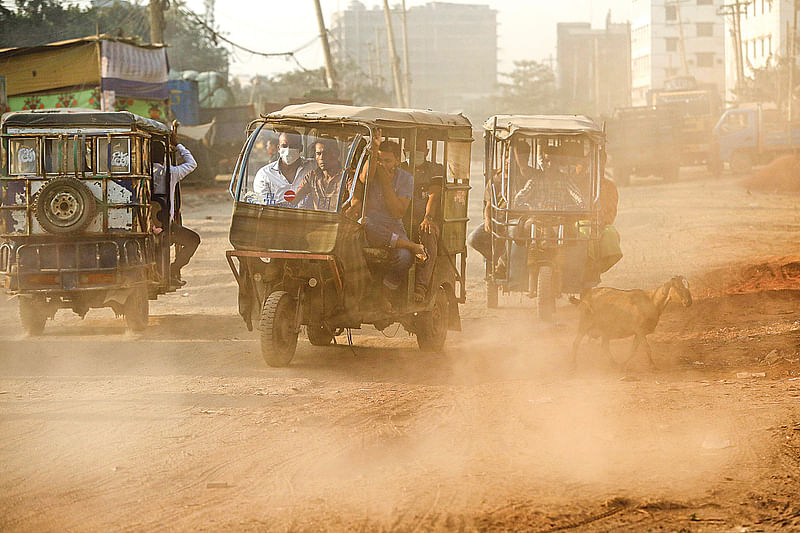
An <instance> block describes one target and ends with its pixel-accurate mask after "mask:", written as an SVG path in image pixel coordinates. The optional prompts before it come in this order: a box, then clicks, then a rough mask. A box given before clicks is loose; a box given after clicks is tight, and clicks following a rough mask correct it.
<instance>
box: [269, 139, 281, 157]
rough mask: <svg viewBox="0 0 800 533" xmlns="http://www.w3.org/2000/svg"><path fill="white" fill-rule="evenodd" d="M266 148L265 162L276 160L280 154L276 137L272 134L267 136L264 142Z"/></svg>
mask: <svg viewBox="0 0 800 533" xmlns="http://www.w3.org/2000/svg"><path fill="white" fill-rule="evenodd" d="M266 149H267V163H274V162H275V161H277V160H278V158H279V157H280V156H281V155H280V148H279V147H278V139H277V138H275V137H274V136H271V135H270V136H269V137H268V138H267V142H266Z"/></svg>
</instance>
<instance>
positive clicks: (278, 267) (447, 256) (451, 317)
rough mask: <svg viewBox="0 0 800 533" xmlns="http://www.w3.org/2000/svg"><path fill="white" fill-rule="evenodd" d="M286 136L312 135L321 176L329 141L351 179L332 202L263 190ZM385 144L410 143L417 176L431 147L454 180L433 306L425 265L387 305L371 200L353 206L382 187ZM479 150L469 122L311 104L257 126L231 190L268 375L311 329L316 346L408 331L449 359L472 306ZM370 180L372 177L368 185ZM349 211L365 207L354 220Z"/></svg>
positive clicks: (238, 254)
mask: <svg viewBox="0 0 800 533" xmlns="http://www.w3.org/2000/svg"><path fill="white" fill-rule="evenodd" d="M282 133H286V134H287V135H300V136H301V137H302V153H301V156H302V157H303V158H305V162H304V163H303V164H308V165H313V168H318V167H317V166H316V163H315V162H314V155H315V146H316V144H317V141H322V142H323V143H326V146H327V147H332V146H335V150H336V152H335V153H336V157H337V159H338V161H339V163H340V165H341V170H340V171H339V172H340V174H339V175H338V178H337V179H335V180H334V182H333V183H330V182H329V183H328V185H326V189H325V190H326V191H327V193H326V194H325V196H320V195H317V196H319V197H317V196H304V197H303V198H301V197H300V196H299V195H300V192H301V190H302V187H297V186H290V185H288V184H287V185H285V186H283V187H282V189H280V190H272V188H271V187H270V189H269V191H267V189H265V188H264V187H263V186H262V184H263V178H262V179H261V181H259V177H258V176H259V175H261V176H264V175H266V174H263V173H264V170H262V169H263V168H264V167H265V166H266V165H269V164H270V163H274V165H275V169H276V170H275V171H276V172H277V164H278V163H277V161H275V159H273V158H274V156H271V155H270V153H269V152H268V151H267V145H268V141H278V140H279V139H280V135H281V134H282ZM381 139H383V141H386V140H390V141H395V142H397V143H399V144H400V146H401V148H402V150H403V153H404V154H406V159H407V160H406V163H407V165H408V167H407V168H408V169H409V172H411V173H412V174H414V175H415V177H416V175H417V172H418V170H417V166H418V163H421V161H418V158H419V157H421V155H420V152H419V150H418V149H417V148H416V147H417V146H420V145H421V144H422V143H423V142H424V144H425V145H426V147H427V153H428V156H427V157H428V159H426V160H427V161H428V162H429V163H431V164H434V165H436V166H440V167H441V168H442V169H443V170H442V172H443V173H444V177H443V184H442V194H441V205H440V206H439V211H438V212H439V213H441V215H442V218H441V220H440V223H441V235H440V238H439V253H438V256H437V257H435V258H433V257H430V258H428V260H429V261H431V260H435V264H434V270H433V274H432V279H431V282H430V284H429V286H428V288H427V289H428V290H427V293H426V296H425V298H424V300H423V301H421V302H418V301H416V300H415V276H416V272H417V270H418V268H419V265H416V264H415V265H412V266H411V268H410V270H409V271H408V274H407V275H406V276H405V279H404V280H403V281H402V282H401V284H400V287H399V289H397V290H396V291H394V300H393V301H392V302H391V310H387V309H386V308H385V307H383V308H382V307H381V306H380V305H378V304H379V294H380V292H381V287H382V281H381V280H382V278H383V274H384V272H385V271H386V269H387V267H389V266H390V264H389V261H390V256H389V249H388V248H374V247H370V246H369V245H368V244H367V242H366V237H365V229H364V225H363V224H361V223H360V222H359V221H358V220H362V219H363V216H364V211H363V209H364V208H365V205H366V203H367V202H364V201H359V202H356V205H359V204H360V208H359V209H355V206H354V205H352V204H351V202H352V200H353V198H356V197H358V198H360V199H361V200H363V198H364V197H365V196H366V197H369V194H370V190H371V189H372V188H373V187H379V186H380V184H379V183H378V181H377V179H376V180H373V179H371V178H370V177H369V176H371V172H372V170H373V169H374V166H375V165H376V164H377V151H376V150H374V148H375V146H376V145H377V144H379V143H380V140H381ZM471 143H472V125H471V124H470V122H469V120H467V119H466V118H465V117H464V116H463V115H458V114H448V113H438V112H435V111H416V110H407V109H404V110H397V109H380V108H371V107H352V106H345V105H326V104H318V103H310V104H301V105H290V106H287V107H285V108H284V109H282V110H280V111H276V112H274V113H271V114H269V115H266V116H264V117H263V118H261V119H259V120H256V121H254V122H253V123H252V124H250V126H249V128H248V136H247V140H246V141H245V144H244V147H243V148H242V151H241V154H240V155H239V159H238V161H237V163H236V167H235V170H234V173H233V177H232V179H231V183H230V193H231V196H232V197H233V200H234V207H233V217H232V219H231V228H230V242H231V244H232V245H233V248H234V249H233V250H229V251H228V252H227V254H226V255H227V259H228V263H229V265H230V267H231V270H232V272H233V275H234V277H235V278H236V281H237V283H238V286H239V313H240V314H241V316H242V319H243V320H244V322H245V324H246V325H247V328H248V329H249V330H251V331H252V330H253V329H258V331H259V336H260V340H261V351H262V356H263V358H264V360H265V361H266V363H267V364H268V365H270V366H285V365H288V364H289V363H290V362H291V360H292V358H293V357H294V353H295V350H296V347H297V339H298V334H299V332H300V329H301V326H305V329H306V333H307V335H308V339H309V341H310V342H311V343H312V344H314V345H318V346H324V345H329V344H331V342H332V341H333V340H334V337H335V336H336V335H339V334H340V333H342V332H343V331H344V330H345V329H350V328H360V327H361V326H362V324H373V325H375V327H376V328H378V329H381V330H382V329H385V328H386V327H388V326H389V325H391V324H393V323H396V322H399V323H401V324H402V325H403V326H404V327H405V329H406V330H407V331H409V332H411V333H413V334H415V335H416V337H417V342H418V344H419V347H420V349H422V350H427V351H438V350H440V349H442V347H443V346H444V343H445V339H446V336H447V331H448V330H459V329H460V327H461V319H460V315H459V309H458V304H459V303H463V302H464V301H465V299H466V288H465V287H466V284H465V280H466V225H467V221H468V218H467V205H468V199H469V189H470V186H469V169H470V151H471V150H470V148H471ZM326 149H328V148H326ZM260 170H261V171H262V174H259V171H260ZM359 176H364V178H365V183H364V184H363V186H362V185H359V184H360V183H362V182H361V181H360V180H359V179H358V177H359ZM301 184H302V182H301ZM329 185H330V186H329ZM296 195H297V196H296ZM412 196H413V197H412V199H411V203H410V205H409V207H408V209H407V216H406V217H405V218H404V225H405V231H406V234H407V235H408V238H409V239H410V240H412V241H416V240H417V237H418V235H417V232H418V231H419V229H418V227H415V224H414V223H413V222H412V217H410V216H408V213H414V207H415V205H414V204H415V203H416V202H424V201H426V200H425V199H423V198H421V197H419V196H418V195H416V194H414V195H412ZM348 207H352V208H353V209H350V210H349V212H348V213H347V216H346V215H345V212H346V211H348ZM353 211H357V212H353Z"/></svg>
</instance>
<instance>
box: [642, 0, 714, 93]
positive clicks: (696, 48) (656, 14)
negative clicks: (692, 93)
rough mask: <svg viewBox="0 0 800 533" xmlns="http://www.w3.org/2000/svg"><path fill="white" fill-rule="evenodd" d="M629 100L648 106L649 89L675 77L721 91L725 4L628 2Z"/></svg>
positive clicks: (694, 0)
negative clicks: (692, 80) (629, 48)
mask: <svg viewBox="0 0 800 533" xmlns="http://www.w3.org/2000/svg"><path fill="white" fill-rule="evenodd" d="M631 1H632V4H631V78H632V89H631V96H632V101H633V104H634V105H644V104H647V103H648V95H649V93H650V91H652V90H658V89H661V88H663V87H664V83H665V82H666V81H667V80H669V79H672V78H675V77H679V76H693V77H694V78H695V79H696V80H697V83H698V85H699V86H706V87H710V86H713V87H715V88H716V89H717V90H718V91H719V92H720V94H722V92H723V91H724V89H725V38H724V35H723V33H724V27H725V24H724V17H723V16H722V15H720V14H719V13H718V10H719V9H720V7H721V6H722V4H723V2H724V0H631Z"/></svg>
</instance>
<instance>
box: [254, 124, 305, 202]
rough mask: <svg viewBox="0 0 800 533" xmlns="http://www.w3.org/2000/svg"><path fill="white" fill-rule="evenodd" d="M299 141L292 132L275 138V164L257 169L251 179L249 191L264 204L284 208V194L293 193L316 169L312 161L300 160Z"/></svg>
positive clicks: (301, 140)
mask: <svg viewBox="0 0 800 533" xmlns="http://www.w3.org/2000/svg"><path fill="white" fill-rule="evenodd" d="M302 148H303V138H302V137H301V136H300V134H299V133H297V132H295V131H285V132H283V133H281V134H280V136H279V137H278V152H279V154H280V157H279V158H278V160H277V161H274V162H272V163H269V164H267V165H264V166H263V167H261V168H260V169H259V170H258V172H257V173H256V177H255V180H253V192H255V193H257V194H258V195H260V196H261V198H263V199H264V200H263V201H264V202H265V203H267V204H277V205H282V204H283V205H288V203H289V200H286V199H284V195H285V194H286V192H287V191H292V192H296V191H297V189H298V187H299V186H300V182H301V181H302V180H303V178H304V177H305V176H306V174H308V173H309V172H311V171H312V170H314V169H316V168H317V164H316V162H315V161H314V160H313V159H304V158H302V157H300V152H301V151H302Z"/></svg>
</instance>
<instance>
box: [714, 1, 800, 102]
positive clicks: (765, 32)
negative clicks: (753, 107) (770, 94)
mask: <svg viewBox="0 0 800 533" xmlns="http://www.w3.org/2000/svg"><path fill="white" fill-rule="evenodd" d="M728 3H729V4H736V3H737V1H736V0H730V1H729V2H728ZM738 3H739V4H740V8H739V17H738V26H739V28H740V38H739V39H737V38H736V37H735V27H736V26H734V20H733V17H734V16H735V14H734V9H730V11H731V14H730V15H729V16H727V17H725V28H726V31H725V81H726V96H727V98H728V99H734V98H735V93H734V91H735V89H736V86H737V84H738V83H739V82H740V81H741V80H739V77H740V75H743V76H744V77H745V78H749V77H751V76H752V75H753V71H754V69H759V68H763V67H766V66H770V65H775V64H776V63H777V59H778V58H779V57H784V58H785V57H789V56H790V55H791V46H792V43H791V32H790V28H791V25H792V5H793V0H747V1H745V0H738ZM737 41H738V42H740V43H741V44H740V45H741V49H740V50H741V55H740V56H739V57H741V62H742V65H741V69H742V70H741V73H739V72H738V67H737V64H738V61H739V58H738V57H737V54H736V48H735V47H736V43H737ZM795 51H796V52H797V51H800V40H798V42H797V43H796V44H795Z"/></svg>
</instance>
